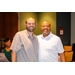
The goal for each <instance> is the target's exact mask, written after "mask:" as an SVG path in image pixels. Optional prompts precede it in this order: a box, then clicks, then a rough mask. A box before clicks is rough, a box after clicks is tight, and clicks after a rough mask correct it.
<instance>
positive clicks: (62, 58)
mask: <svg viewBox="0 0 75 75" xmlns="http://www.w3.org/2000/svg"><path fill="white" fill-rule="evenodd" d="M59 55H60V60H61V62H66V60H65V54H64V52H63V53H59Z"/></svg>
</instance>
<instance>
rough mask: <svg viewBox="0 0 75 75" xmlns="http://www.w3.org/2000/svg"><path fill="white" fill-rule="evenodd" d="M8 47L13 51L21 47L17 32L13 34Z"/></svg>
mask: <svg viewBox="0 0 75 75" xmlns="http://www.w3.org/2000/svg"><path fill="white" fill-rule="evenodd" d="M10 49H11V50H13V51H14V52H17V51H19V50H20V49H21V39H20V36H19V35H18V34H16V35H15V36H14V38H13V41H12V44H11V48H10Z"/></svg>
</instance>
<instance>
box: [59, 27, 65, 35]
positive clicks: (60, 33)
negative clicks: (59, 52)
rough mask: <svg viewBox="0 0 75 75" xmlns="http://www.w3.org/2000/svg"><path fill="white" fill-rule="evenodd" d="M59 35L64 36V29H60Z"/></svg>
mask: <svg viewBox="0 0 75 75" xmlns="http://www.w3.org/2000/svg"><path fill="white" fill-rule="evenodd" d="M59 35H64V27H59Z"/></svg>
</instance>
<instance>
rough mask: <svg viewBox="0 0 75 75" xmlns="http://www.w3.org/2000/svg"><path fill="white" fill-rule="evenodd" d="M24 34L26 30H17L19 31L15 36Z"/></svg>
mask: <svg viewBox="0 0 75 75" xmlns="http://www.w3.org/2000/svg"><path fill="white" fill-rule="evenodd" d="M23 34H25V30H23V31H19V32H17V33H16V34H15V35H14V37H20V36H22V35H23Z"/></svg>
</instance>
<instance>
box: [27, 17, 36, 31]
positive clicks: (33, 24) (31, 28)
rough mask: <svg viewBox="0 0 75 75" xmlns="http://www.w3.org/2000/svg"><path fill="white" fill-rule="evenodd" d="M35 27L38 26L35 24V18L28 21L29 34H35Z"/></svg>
mask: <svg viewBox="0 0 75 75" xmlns="http://www.w3.org/2000/svg"><path fill="white" fill-rule="evenodd" d="M35 26H36V23H35V20H34V19H33V18H29V19H27V24H26V29H27V30H28V31H29V32H33V31H34V29H35Z"/></svg>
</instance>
